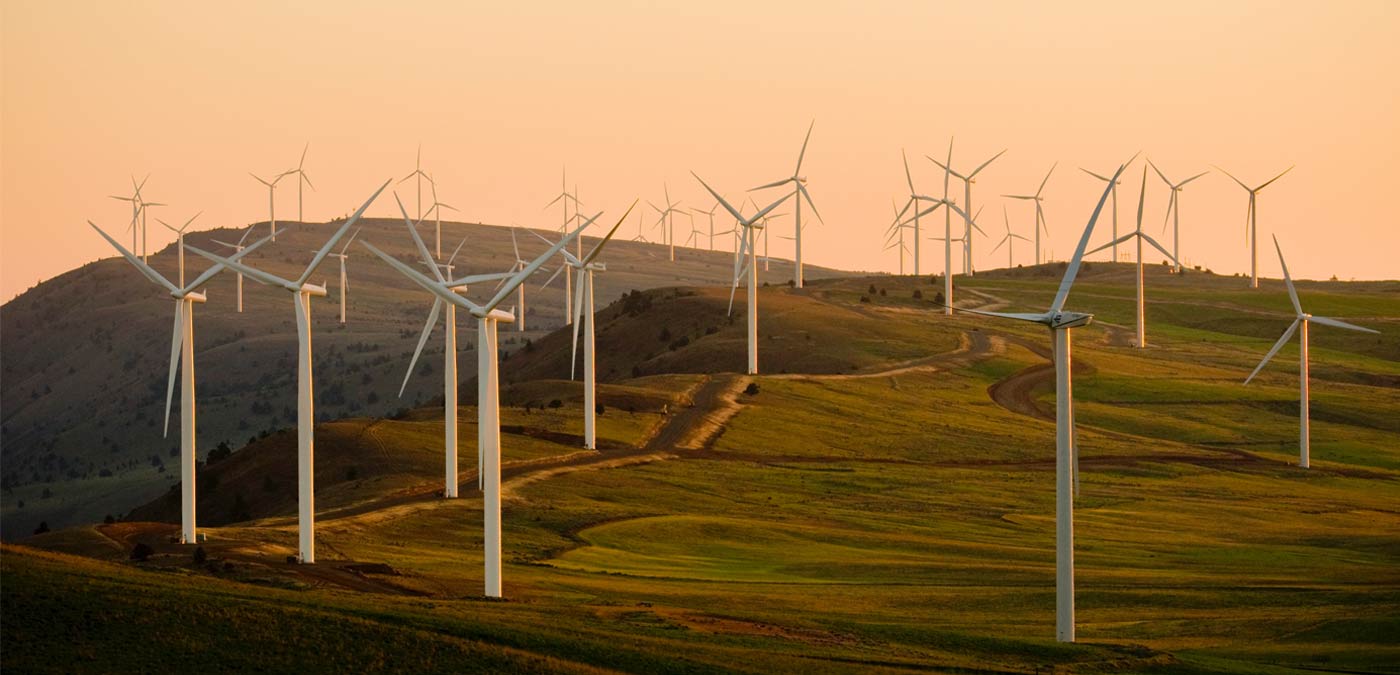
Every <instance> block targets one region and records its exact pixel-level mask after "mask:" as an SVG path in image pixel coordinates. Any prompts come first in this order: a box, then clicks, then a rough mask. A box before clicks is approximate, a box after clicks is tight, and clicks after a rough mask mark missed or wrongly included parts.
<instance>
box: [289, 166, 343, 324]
mask: <svg viewBox="0 0 1400 675" xmlns="http://www.w3.org/2000/svg"><path fill="white" fill-rule="evenodd" d="M310 149H311V144H310V143H307V144H306V145H304V146H302V148H301V159H299V160H297V168H295V169H292V170H291V171H288V172H287V173H288V174H289V175H290V174H296V175H297V222H299V223H304V222H306V219H305V217H304V216H302V213H301V188H302V186H303V185H306V186H310V187H311V189H312V190H315V189H316V186H315V185H311V177H310V176H308V175H306V168H305V167H306V151H307V150H310ZM342 323H344V322H342Z"/></svg>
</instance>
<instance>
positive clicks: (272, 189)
mask: <svg viewBox="0 0 1400 675" xmlns="http://www.w3.org/2000/svg"><path fill="white" fill-rule="evenodd" d="M290 173H292V172H291V171H283V172H282V173H279V174H277V175H275V176H273V177H272V180H271V181H270V182H269V181H267V180H264V179H262V178H260V177H259V176H258V175H257V174H255V173H253V172H251V171H249V172H248V175H249V176H252V177H253V180H256V181H258V182H259V183H262V184H263V185H266V186H267V224H268V230H269V231H271V232H272V240H273V241H277V202H276V194H277V183H278V182H279V181H281V180H282V177H283V176H286V175H288V174H290Z"/></svg>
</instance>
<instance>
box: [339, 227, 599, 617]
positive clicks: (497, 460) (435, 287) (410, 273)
mask: <svg viewBox="0 0 1400 675" xmlns="http://www.w3.org/2000/svg"><path fill="white" fill-rule="evenodd" d="M582 231H583V228H582V227H580V228H578V229H576V230H574V231H572V232H570V233H568V234H566V235H564V237H563V238H562V239H560V240H559V243H557V244H555V245H553V246H551V247H550V248H549V250H548V251H545V253H544V254H543V255H541V256H540V257H538V258H535V260H534V261H533V262H531V263H530V264H529V265H526V266H525V269H523V270H520V271H519V272H516V273H515V274H513V275H511V276H510V278H508V279H507V280H506V281H505V283H504V284H502V286H501V287H500V289H499V290H497V291H496V294H495V295H494V296H493V297H492V298H491V299H490V300H489V301H487V302H486V303H485V304H482V305H478V304H476V303H474V302H472V301H470V300H467V299H466V298H464V297H462V296H460V295H458V294H457V293H456V292H455V291H454V290H453V289H452V288H449V287H448V285H447V284H446V283H444V281H443V280H442V279H441V277H440V276H438V275H437V267H436V266H434V267H432V268H431V269H432V270H433V271H434V276H435V277H437V278H429V277H427V276H424V275H423V274H422V273H421V272H419V271H418V270H415V269H413V268H412V267H409V266H408V265H405V264H404V263H402V262H399V261H398V260H396V259H395V258H394V257H393V256H391V255H389V254H387V253H385V252H383V251H380V250H379V249H377V248H375V247H374V245H373V244H370V243H369V242H360V243H361V244H362V245H363V246H364V247H365V248H368V249H369V250H370V251H373V252H374V254H375V255H377V256H379V257H380V258H381V259H383V260H384V262H386V263H388V264H389V265H390V266H391V267H393V268H394V269H397V270H398V271H399V272H400V273H401V274H403V275H404V276H406V277H408V278H409V280H411V281H413V283H416V284H418V285H419V286H421V287H423V288H424V289H425V290H427V291H429V292H430V293H432V294H433V295H436V296H437V297H438V298H439V299H440V300H441V301H443V302H444V303H446V304H451V305H455V306H457V307H461V308H462V309H465V310H467V311H469V312H471V314H472V316H475V317H476V318H477V345H476V351H477V378H476V379H477V451H478V454H479V456H480V457H481V458H482V463H481V469H480V470H479V472H478V475H480V476H481V477H482V488H483V489H482V502H483V511H484V512H485V513H484V518H483V520H484V529H485V536H484V540H485V541H484V549H485V556H484V557H485V568H486V574H485V586H486V595H487V596H488V597H493V598H499V597H501V418H500V414H501V411H500V377H499V374H498V373H497V370H498V368H497V356H496V350H497V342H496V325H497V324H498V323H500V322H502V321H505V322H507V323H509V322H510V321H513V320H514V319H515V316H514V315H513V314H511V313H510V312H506V311H502V310H499V309H496V306H497V305H499V304H500V303H501V301H503V300H505V299H506V298H507V297H509V296H510V294H511V293H512V292H514V291H515V288H516V287H517V286H519V285H520V284H522V283H524V282H525V280H526V279H527V278H529V277H530V275H531V274H534V273H535V271H536V270H538V269H539V268H540V266H542V265H544V263H545V262H546V261H547V260H549V259H550V258H551V257H553V256H554V254H555V253H558V252H559V251H560V250H561V249H563V248H564V247H565V246H567V245H568V244H569V242H570V241H571V240H572V239H573V238H575V237H577V236H578V235H579V233H580V232H582ZM420 253H421V252H420Z"/></svg>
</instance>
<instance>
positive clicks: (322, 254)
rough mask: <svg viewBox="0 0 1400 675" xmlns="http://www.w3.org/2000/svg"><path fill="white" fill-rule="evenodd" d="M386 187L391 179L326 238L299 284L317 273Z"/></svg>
mask: <svg viewBox="0 0 1400 675" xmlns="http://www.w3.org/2000/svg"><path fill="white" fill-rule="evenodd" d="M386 187H389V181H387V180H386V181H384V184H383V185H380V186H379V189H378V190H375V191H374V194H372V195H370V196H369V199H366V200H365V203H364V204H361V205H360V208H359V209H357V210H356V211H355V214H354V215H352V216H350V218H349V219H348V220H346V221H345V224H344V225H341V226H340V229H338V230H336V231H335V234H333V235H331V238H330V239H327V240H326V243H325V244H323V245H322V246H321V250H319V251H317V252H316V257H315V258H312V259H311V264H310V265H307V266H306V271H304V272H302V273H301V278H299V279H297V285H298V286H300V285H302V284H304V283H306V280H307V279H310V278H311V275H312V274H315V273H316V268H317V267H320V265H321V261H323V260H325V259H326V254H328V253H330V252H331V248H332V247H333V246H335V244H336V242H338V241H340V238H341V237H343V236H345V233H346V232H349V231H350V228H351V227H354V226H355V223H357V222H359V220H360V216H362V215H364V214H365V209H368V208H369V205H370V204H373V203H374V200H375V198H377V197H378V196H379V193H381V192H383V191H384V188H386Z"/></svg>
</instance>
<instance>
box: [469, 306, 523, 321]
mask: <svg viewBox="0 0 1400 675" xmlns="http://www.w3.org/2000/svg"><path fill="white" fill-rule="evenodd" d="M471 315H472V316H474V317H476V318H478V319H493V320H495V321H496V322H497V323H515V312H514V311H510V312H507V311H505V310H504V309H492V310H490V311H482V310H481V309H473V310H471Z"/></svg>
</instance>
